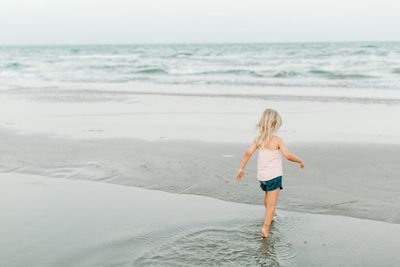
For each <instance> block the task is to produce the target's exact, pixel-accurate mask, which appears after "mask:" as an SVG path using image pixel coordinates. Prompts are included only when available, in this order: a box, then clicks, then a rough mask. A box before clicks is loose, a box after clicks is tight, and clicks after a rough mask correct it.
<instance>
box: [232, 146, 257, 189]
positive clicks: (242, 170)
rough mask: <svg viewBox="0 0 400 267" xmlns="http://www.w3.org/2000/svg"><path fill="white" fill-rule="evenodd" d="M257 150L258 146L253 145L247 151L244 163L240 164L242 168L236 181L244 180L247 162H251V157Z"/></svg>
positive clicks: (237, 174)
mask: <svg viewBox="0 0 400 267" xmlns="http://www.w3.org/2000/svg"><path fill="white" fill-rule="evenodd" d="M256 150H257V145H255V144H252V145H251V146H250V147H249V149H247V151H246V153H244V155H243V157H242V161H241V162H240V166H239V170H238V171H237V173H236V176H235V177H236V180H238V181H239V180H240V179H242V177H243V176H244V167H246V164H247V162H248V161H249V159H250V158H251V156H252V155H253V153H254V151H256Z"/></svg>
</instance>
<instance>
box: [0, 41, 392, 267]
mask: <svg viewBox="0 0 400 267" xmlns="http://www.w3.org/2000/svg"><path fill="white" fill-rule="evenodd" d="M14 49H15V51H17V52H18V53H19V54H18V53H17V54H18V55H21V56H20V58H18V57H17V58H16V59H14V58H13V60H14V61H16V62H14V61H13V62H10V63H9V64H6V65H0V108H1V112H0V191H1V192H0V213H1V214H2V220H1V221H0V233H1V237H2V238H1V240H0V253H1V254H0V265H1V266H12V267H14V266H15V267H19V266H21V267H22V266H27V265H29V266H198V265H206V266H223V265H225V266H363V267H365V266H371V267H372V266H390V267H391V266H397V265H398V263H399V262H400V258H399V256H398V253H397V250H396V249H397V247H399V245H400V243H399V240H400V236H399V233H400V231H399V230H400V229H399V225H400V204H399V203H400V194H399V192H400V180H399V179H398V178H399V168H398V166H399V164H400V159H399V157H398V154H399V151H400V127H398V125H397V124H396V122H397V120H398V115H399V114H400V93H399V92H400V91H399V88H398V87H397V86H398V71H397V69H396V66H397V65H396V64H397V63H396V62H397V61H396V60H397V59H396V57H395V56H397V54H395V52H393V51H397V50H396V49H397V44H391V43H389V44H375V45H373V46H371V45H369V44H368V45H365V44H336V45H333V44H329V45H322V44H320V45H316V44H308V45H303V44H296V45H286V46H273V45H272V46H269V45H250V46H246V45H242V46H241V45H238V46H237V45H231V46H230V45H228V46H218V45H217V46H207V45H205V46H197V45H194V46H190V45H189V46H178V47H175V46H168V45H167V46H160V47H158V46H156V47H153V46H149V47H147V46H134V47H130V46H105V47H96V46H93V47H92V46H87V47H80V48H79V49H78V48H71V47H63V46H61V47H34V48H29V47H28V48H13V47H8V48H1V49H0V59H1V58H3V59H4V60H9V58H10V57H9V55H10V53H13V51H14ZM254 51H257V52H254ZM298 51H303V52H304V53H300V54H298ZM360 51H361V52H362V53H361V52H360ZM399 51H400V50H399ZM177 52H179V53H177ZM321 53H322V54H321ZM385 53H386V54H389V53H392V54H393V57H392V58H393V62H387V60H386V57H385V56H384V55H386V54H385ZM23 55H25V56H26V58H27V59H29V60H28V61H29V62H30V65H28V64H22V63H21V62H25V61H24V60H26V58H25V56H23ZM43 55H46V57H44V56H43ZM327 55H332V56H327ZM260 56H262V57H260ZM370 56H371V57H374V58H375V62H376V64H377V65H379V66H380V69H379V70H380V71H381V72H382V73H378V74H379V75H377V73H376V69H375V68H372V67H369V68H361V67H360V66H364V65H362V64H361V63H360V62H369V61H368V60H369V59H370ZM332 58H333V59H335V60H337V61H335V62H336V63H337V64H333V65H330V64H331V59H332ZM399 58H400V56H399ZM20 61H21V62H20ZM18 62H20V63H18ZM210 62H211V63H210ZM216 62H217V63H218V64H217V63H216ZM265 62H268V64H266V63H265ZM285 62H289V63H290V64H291V65H290V64H289V63H288V64H289V65H286V63H285ZM151 64H153V65H154V66H153V65H151ZM180 64H182V65H180ZM274 64H275V65H274ZM360 64H361V65H360ZM190 66H193V69H191V68H189V67H190ZM237 66H241V68H240V69H238V68H237ZM290 66H292V67H293V68H294V70H292V69H290V68H288V67H290ZM315 66H319V67H320V68H321V69H317V70H315V69H314V67H315ZM327 66H328V67H330V68H331V69H330V71H327V70H325V69H326V68H325V67H327ZM328 69H329V68H328ZM266 107H273V108H275V109H277V110H278V111H279V112H280V113H281V115H282V117H283V125H282V128H281V130H280V132H279V136H281V137H282V138H283V139H284V140H285V141H286V143H287V145H288V146H289V148H290V149H291V150H292V152H294V153H295V154H298V155H300V156H301V157H302V158H303V159H304V161H305V164H306V168H305V169H300V168H298V166H296V165H294V164H291V163H290V162H288V161H285V162H284V178H283V187H284V189H283V191H282V192H281V194H280V199H279V202H278V210H277V217H276V221H275V222H274V224H273V227H272V234H271V238H269V239H268V240H262V239H261V238H260V236H259V230H260V228H261V225H262V220H263V213H264V207H263V206H262V197H263V192H262V191H261V190H260V188H259V185H258V182H257V180H256V156H257V154H255V155H254V156H253V158H252V159H251V160H250V161H249V164H248V166H247V167H246V170H245V173H246V176H245V178H244V180H243V181H242V182H240V183H239V182H236V181H235V180H234V174H235V172H236V171H237V168H238V167H239V162H240V159H241V157H242V156H243V153H244V152H245V151H246V149H247V148H248V146H249V145H250V143H251V141H252V139H253V138H254V137H255V136H256V134H257V133H256V130H255V124H256V123H257V121H258V120H259V116H260V114H261V112H262V111H263V110H264V109H265V108H266Z"/></svg>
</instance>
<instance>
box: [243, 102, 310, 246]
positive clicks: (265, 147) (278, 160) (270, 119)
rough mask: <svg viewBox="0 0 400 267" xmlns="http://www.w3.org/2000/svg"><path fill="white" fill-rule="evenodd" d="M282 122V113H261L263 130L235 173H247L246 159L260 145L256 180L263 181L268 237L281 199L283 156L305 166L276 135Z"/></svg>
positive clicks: (258, 126) (265, 230) (265, 223)
mask: <svg viewBox="0 0 400 267" xmlns="http://www.w3.org/2000/svg"><path fill="white" fill-rule="evenodd" d="M281 124H282V120H281V116H280V115H279V114H278V112H276V111H275V110H273V109H266V110H265V111H264V113H263V114H262V116H261V119H260V122H259V123H258V124H257V128H258V129H259V131H260V134H259V135H258V136H257V137H256V138H255V139H254V140H253V143H252V145H251V146H250V148H249V149H248V150H247V151H246V153H245V154H244V156H243V158H242V161H241V163H240V167H239V170H238V172H237V174H236V179H237V180H238V181H240V179H241V178H242V177H243V176H244V167H245V166H246V164H247V161H248V160H249V159H250V157H251V156H252V155H253V153H254V151H256V150H257V149H259V153H258V161H257V180H258V181H259V182H260V187H261V189H262V190H263V191H265V194H264V205H265V220H264V225H263V227H262V230H261V236H262V237H263V238H266V237H268V234H269V227H270V225H271V221H272V217H273V216H274V213H275V207H276V203H277V200H278V196H279V192H280V190H281V189H283V187H282V156H281V152H282V153H283V155H284V156H285V157H286V159H288V160H290V161H293V162H297V163H299V164H300V167H301V168H304V162H303V161H302V160H301V159H300V158H299V157H297V156H296V155H294V154H292V153H291V152H290V151H289V149H288V148H287V147H286V146H285V143H284V142H283V140H282V139H281V138H279V137H278V136H276V135H275V133H276V132H277V131H278V130H279V127H280V126H281Z"/></svg>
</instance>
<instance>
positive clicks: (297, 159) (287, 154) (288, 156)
mask: <svg viewBox="0 0 400 267" xmlns="http://www.w3.org/2000/svg"><path fill="white" fill-rule="evenodd" d="M278 146H279V149H280V150H281V151H282V153H283V155H284V156H285V158H286V159H287V160H290V161H293V162H297V163H299V164H300V168H304V162H303V160H302V159H301V158H300V157H298V156H296V155H295V154H293V153H292V152H290V150H289V148H287V146H286V145H285V143H284V142H283V140H282V139H281V138H279V140H278Z"/></svg>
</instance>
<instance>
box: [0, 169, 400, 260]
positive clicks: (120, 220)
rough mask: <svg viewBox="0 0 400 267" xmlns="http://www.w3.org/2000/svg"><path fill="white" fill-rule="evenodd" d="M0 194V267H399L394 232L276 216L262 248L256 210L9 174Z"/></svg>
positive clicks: (350, 222)
mask: <svg viewBox="0 0 400 267" xmlns="http://www.w3.org/2000/svg"><path fill="white" fill-rule="evenodd" d="M0 185H1V186H0V191H1V192H0V193H1V194H0V212H1V214H2V220H1V222H0V235H1V236H2V238H1V239H0V266H7V267H14V266H15V267H19V266H32V267H33V266H69V267H72V266H80V267H81V266H199V265H200V266H396V263H398V261H399V260H400V258H399V255H398V253H397V248H398V246H399V245H400V244H399V242H400V241H399V240H400V235H399V233H400V230H399V225H397V224H388V223H383V222H374V221H369V220H360V219H352V218H346V217H341V216H330V215H312V214H304V213H296V212H288V211H281V210H279V211H278V213H277V216H276V219H275V221H274V223H273V224H272V227H271V234H270V237H269V238H268V239H262V238H261V236H260V235H259V234H260V229H261V223H262V217H263V213H264V212H263V211H264V208H263V207H262V206H258V205H245V204H235V203H231V202H226V201H220V200H215V199H211V198H207V197H200V196H193V195H192V196H190V195H177V194H171V193H165V192H161V191H155V190H145V189H140V188H135V187H127V186H120V185H112V184H105V183H95V182H90V181H73V180H69V179H62V178H59V179H54V178H49V177H43V176H34V175H22V174H13V173H9V174H1V175H0ZM339 225H340V227H338V226H339ZM372 230H373V231H372ZM367 232H368V233H369V234H368V235H366V233H367Z"/></svg>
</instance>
